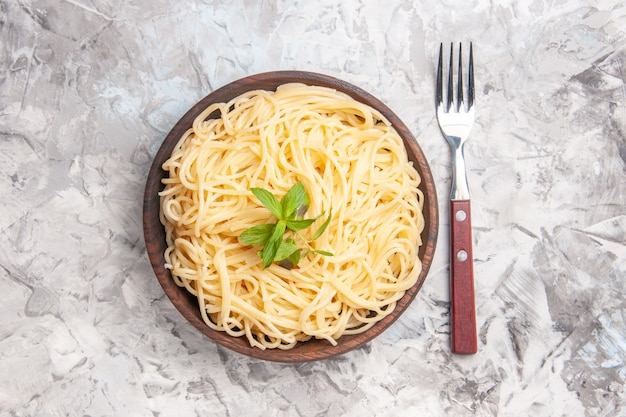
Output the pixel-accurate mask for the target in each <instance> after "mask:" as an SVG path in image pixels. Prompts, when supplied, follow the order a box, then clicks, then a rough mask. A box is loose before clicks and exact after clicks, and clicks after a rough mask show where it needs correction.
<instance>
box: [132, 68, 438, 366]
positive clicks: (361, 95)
mask: <svg viewBox="0 0 626 417" xmlns="http://www.w3.org/2000/svg"><path fill="white" fill-rule="evenodd" d="M294 82H299V83H304V84H308V85H318V86H322V87H329V88H334V89H336V90H338V91H341V92H344V93H346V94H348V95H350V96H351V97H352V98H353V99H355V100H357V101H360V102H362V103H365V104H368V105H370V106H371V107H373V108H376V109H377V110H378V111H380V112H381V113H382V114H383V115H384V116H385V117H386V118H387V119H388V120H389V121H390V122H391V123H392V125H393V126H394V127H395V129H396V130H397V131H398V133H399V134H400V136H401V137H402V139H403V141H404V144H405V147H406V150H407V153H408V156H409V159H410V160H411V161H413V164H414V166H415V167H416V168H417V171H418V172H419V174H420V176H421V180H422V182H421V185H420V188H421V190H422V192H423V193H424V197H425V201H424V219H425V228H424V231H423V232H422V242H423V244H422V246H421V247H420V249H419V256H420V259H421V260H422V271H421V273H420V275H419V277H418V280H417V282H416V284H415V285H414V286H413V287H412V288H410V289H409V290H408V291H407V292H406V293H405V294H404V296H403V297H402V298H401V299H400V300H399V301H398V303H397V306H396V309H395V310H394V312H393V313H392V314H390V315H389V316H387V317H385V318H383V319H382V320H381V321H379V322H378V323H377V324H376V325H374V326H373V327H372V328H370V329H369V330H368V331H366V332H364V333H361V334H358V335H345V336H342V337H341V338H339V339H338V340H337V342H338V344H337V346H332V345H330V344H329V343H328V342H326V341H324V340H315V339H312V340H310V341H307V342H304V343H298V344H297V345H296V346H295V347H294V348H292V349H290V350H280V349H266V350H260V349H258V348H254V347H251V346H250V345H249V343H248V340H247V339H246V338H244V337H238V338H236V337H232V336H229V335H228V334H226V333H224V332H219V331H215V330H212V329H211V328H209V327H208V326H207V325H206V324H205V323H204V322H203V321H202V318H201V316H200V311H199V307H198V302H197V300H196V298H195V297H194V296H193V295H191V294H190V293H189V292H188V291H187V290H186V289H185V288H181V287H178V286H177V285H176V284H175V283H174V281H173V280H172V277H171V274H170V271H169V270H167V269H166V268H165V267H164V262H165V260H164V256H163V254H164V252H165V249H166V242H165V230H164V227H163V225H162V224H161V222H160V221H159V210H160V205H159V196H158V193H159V192H160V191H161V190H162V189H163V185H162V183H161V179H162V178H164V177H165V176H166V172H165V171H163V169H162V168H161V166H162V165H163V162H165V160H167V159H168V158H169V157H170V155H171V153H172V150H173V148H174V146H175V145H176V143H177V142H178V140H179V139H180V137H181V136H182V135H183V133H184V132H185V131H186V130H187V129H188V128H189V127H190V126H191V124H192V121H193V120H194V119H195V117H196V116H197V115H198V114H199V113H201V112H202V111H203V110H204V109H205V108H206V107H208V105H209V104H211V103H215V102H227V101H229V100H231V99H233V98H235V97H237V96H239V95H240V94H243V93H244V92H246V91H249V90H257V89H263V90H275V89H276V88H277V87H278V86H279V85H282V84H286V83H294ZM143 226H144V237H145V242H146V249H147V252H148V257H149V258H150V262H151V264H152V268H153V270H154V273H155V275H156V277H157V279H158V281H159V283H160V284H161V286H162V287H163V290H164V292H165V294H166V295H167V297H168V298H169V299H170V300H171V302H172V303H173V304H174V306H175V307H176V308H177V309H178V310H179V311H180V313H181V314H182V315H183V316H184V317H185V318H186V319H187V320H188V321H189V322H190V323H191V324H192V325H193V326H194V327H196V328H197V329H198V330H200V332H202V333H203V334H204V335H206V336H208V337H209V338H211V339H212V340H214V341H215V342H217V343H219V344H220V345H222V346H224V347H226V348H229V349H231V350H234V351H236V352H239V353H242V354H245V355H248V356H251V357H255V358H258V359H264V360H270V361H278V362H304V361H311V360H319V359H324V358H329V357H332V356H335V355H338V354H342V353H345V352H348V351H350V350H352V349H354V348H356V347H359V346H361V345H363V344H365V343H367V342H369V341H370V340H372V339H373V338H374V337H376V336H378V335H379V334H380V333H382V332H383V331H384V330H385V329H387V328H388V327H389V326H390V325H391V324H392V323H393V322H394V321H395V320H396V319H397V318H398V317H399V316H400V315H401V314H402V312H403V311H404V310H405V309H406V308H407V307H408V305H409V304H410V303H411V301H412V300H413V299H414V298H415V295H416V294H417V293H418V291H419V290H420V288H421V286H422V284H423V283H424V280H425V279H426V275H427V273H428V270H429V268H430V265H431V263H432V259H433V255H434V252H435V245H436V241H437V228H438V208H437V195H436V191H435V184H434V181H433V177H432V173H431V171H430V168H429V165H428V162H427V160H426V157H425V156H424V154H423V152H422V150H421V148H420V146H419V145H418V144H417V141H416V140H415V138H414V137H413V135H412V134H411V132H410V131H409V129H408V128H407V126H406V125H405V124H404V123H403V122H402V121H401V120H400V119H399V118H398V117H397V116H396V115H395V114H394V113H393V112H392V111H391V110H390V109H389V108H388V107H387V106H386V105H385V104H383V103H382V102H381V101H379V100H378V99H376V98H375V97H373V96H372V95H370V94H369V93H367V92H365V91H364V90H362V89H360V88H358V87H356V86H353V85H351V84H349V83H347V82H345V81H342V80H339V79H336V78H333V77H329V76H326V75H321V74H316V73H310V72H302V71H276V72H270V73H263V74H257V75H252V76H249V77H246V78H243V79H240V80H238V81H234V82H232V83H230V84H228V85H226V86H224V87H222V88H220V89H218V90H215V91H214V92H212V93H211V94H209V95H208V96H206V97H205V98H203V99H202V100H200V101H199V102H198V103H197V104H196V105H194V106H193V107H192V108H191V109H190V110H189V111H188V112H187V113H186V114H185V115H184V116H183V117H182V118H181V119H180V120H179V121H178V122H177V123H176V125H174V127H173V128H172V130H171V131H170V133H169V134H168V135H167V137H166V138H165V140H164V142H163V144H162V145H161V148H160V149H159V151H158V152H157V154H156V156H155V158H154V161H153V163H152V166H151V168H150V171H149V174H148V179H147V183H146V188H145V193H144V205H143Z"/></svg>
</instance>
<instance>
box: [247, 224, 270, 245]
mask: <svg viewBox="0 0 626 417" xmlns="http://www.w3.org/2000/svg"><path fill="white" fill-rule="evenodd" d="M275 227H276V225H275V224H259V225H257V226H252V227H251V228H249V229H246V230H245V231H244V232H243V233H242V234H241V235H240V236H239V240H240V241H241V242H242V243H245V244H246V245H251V246H265V244H266V243H267V241H268V240H269V239H270V236H272V232H273V231H274V228H275Z"/></svg>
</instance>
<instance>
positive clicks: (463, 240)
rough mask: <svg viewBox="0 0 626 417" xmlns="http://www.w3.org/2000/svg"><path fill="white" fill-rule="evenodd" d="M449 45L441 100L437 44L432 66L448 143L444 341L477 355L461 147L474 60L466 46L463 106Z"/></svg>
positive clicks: (468, 123)
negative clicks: (446, 324)
mask: <svg viewBox="0 0 626 417" xmlns="http://www.w3.org/2000/svg"><path fill="white" fill-rule="evenodd" d="M453 47H454V44H450V64H449V66H448V82H447V89H446V93H447V94H445V99H444V85H443V43H442V44H440V46H439V64H438V66H437V121H438V122H439V128H440V129H441V132H442V133H443V136H444V137H445V138H446V140H447V141H448V143H449V144H450V147H451V149H452V161H453V175H452V186H451V192H450V297H451V304H450V317H451V318H450V343H451V348H452V352H454V353H459V354H472V353H476V352H477V351H478V347H477V340H476V307H475V301H474V266H473V255H472V222H471V207H470V194H469V187H468V185H467V176H466V173H465V157H464V153H463V146H464V145H465V142H466V141H467V138H468V136H469V133H470V130H471V129H472V124H473V123H474V58H473V49H472V43H471V42H470V49H469V67H468V82H467V103H466V102H465V95H464V88H463V71H462V52H463V49H462V44H459V58H458V71H457V85H456V94H455V89H454V86H453V84H454V82H453Z"/></svg>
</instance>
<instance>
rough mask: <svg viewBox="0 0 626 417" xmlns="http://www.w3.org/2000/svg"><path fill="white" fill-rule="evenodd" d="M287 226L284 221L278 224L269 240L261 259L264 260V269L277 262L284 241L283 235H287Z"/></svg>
mask: <svg viewBox="0 0 626 417" xmlns="http://www.w3.org/2000/svg"><path fill="white" fill-rule="evenodd" d="M286 227H287V226H286V224H285V221H284V220H279V221H278V223H276V225H275V227H274V230H273V231H272V235H271V236H270V238H269V239H268V240H267V243H266V244H265V247H264V248H263V250H262V251H261V259H262V260H263V269H265V268H267V267H268V266H270V265H271V264H272V262H274V261H275V260H276V252H278V248H279V247H280V244H281V242H282V241H283V235H284V234H285V228H286Z"/></svg>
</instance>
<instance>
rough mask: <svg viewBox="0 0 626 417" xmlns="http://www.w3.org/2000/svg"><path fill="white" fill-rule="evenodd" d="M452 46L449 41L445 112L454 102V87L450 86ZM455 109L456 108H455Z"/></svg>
mask: <svg viewBox="0 0 626 417" xmlns="http://www.w3.org/2000/svg"><path fill="white" fill-rule="evenodd" d="M453 46H454V43H450V64H449V65H448V98H447V100H446V112H448V111H449V110H450V107H451V106H452V105H453V104H454V89H453V87H452V84H453V82H452V77H453V74H452V72H453V71H452V59H453V52H452V47H453ZM455 110H457V109H455Z"/></svg>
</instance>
